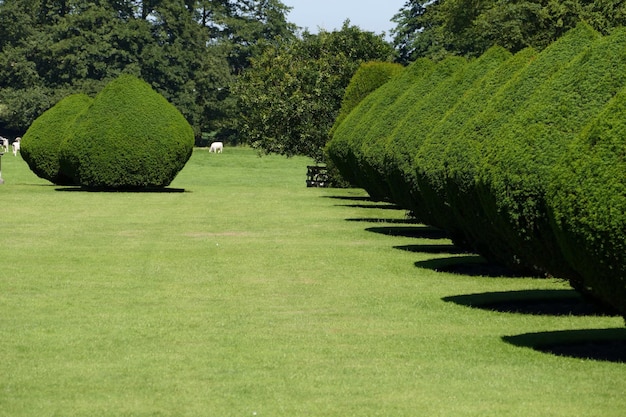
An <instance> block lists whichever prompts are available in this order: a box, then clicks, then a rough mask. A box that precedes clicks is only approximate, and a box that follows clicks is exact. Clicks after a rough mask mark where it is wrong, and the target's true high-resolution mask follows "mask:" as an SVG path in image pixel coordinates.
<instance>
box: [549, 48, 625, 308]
mask: <svg viewBox="0 0 626 417" xmlns="http://www.w3.org/2000/svg"><path fill="white" fill-rule="evenodd" d="M622 48H623V46H622ZM624 115H626V89H624V88H622V90H621V91H620V92H619V94H617V95H616V96H615V97H614V98H613V99H612V100H611V101H610V102H609V103H608V104H607V105H606V106H605V107H604V109H603V111H602V113H601V114H599V115H598V116H597V118H596V119H595V120H594V121H593V122H592V123H591V124H590V125H589V126H587V127H586V128H585V129H584V130H583V131H582V132H581V134H580V135H579V136H578V137H577V138H576V139H575V140H574V141H573V143H572V144H571V145H570V146H569V147H568V150H567V152H565V153H564V154H563V155H562V156H561V158H560V160H559V162H558V163H557V164H556V165H555V166H554V169H553V170H552V175H551V180H550V182H549V183H548V192H547V197H546V199H547V202H548V206H549V209H550V210H549V212H550V219H551V223H552V225H553V228H554V230H555V233H556V235H557V238H558V241H559V244H560V248H561V249H562V250H563V253H564V255H565V257H566V259H567V261H568V262H569V263H570V264H571V265H572V266H573V268H574V269H575V270H576V271H577V272H578V273H579V274H580V276H581V284H580V285H581V286H582V287H583V288H584V289H585V291H587V292H590V293H591V294H593V295H594V297H595V298H599V299H602V300H603V301H604V302H605V303H607V304H608V305H610V306H611V307H613V308H614V309H615V310H617V311H619V312H620V314H622V315H623V316H625V317H626V281H625V280H626V176H625V175H624V173H625V172H626V152H625V150H626V124H625V122H624V121H625V120H626V119H625V116H624Z"/></svg>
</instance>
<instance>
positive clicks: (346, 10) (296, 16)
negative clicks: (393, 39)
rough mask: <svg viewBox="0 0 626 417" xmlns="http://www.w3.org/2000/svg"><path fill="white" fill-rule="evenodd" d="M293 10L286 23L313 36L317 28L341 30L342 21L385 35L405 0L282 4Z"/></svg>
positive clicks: (307, 0)
mask: <svg viewBox="0 0 626 417" xmlns="http://www.w3.org/2000/svg"><path fill="white" fill-rule="evenodd" d="M282 3H283V4H284V5H286V6H290V7H293V9H292V10H291V12H290V13H289V14H288V15H287V20H288V21H290V22H292V23H295V24H296V25H298V26H300V27H303V28H308V29H309V31H310V32H312V33H317V29H318V27H321V28H323V29H326V30H327V31H332V30H334V29H341V25H342V24H343V22H344V21H345V20H346V19H350V24H352V25H356V26H358V27H359V28H361V30H366V31H371V32H375V33H381V32H383V31H384V32H386V33H387V35H389V32H390V31H391V29H392V28H394V27H395V24H394V23H392V22H391V18H392V17H393V16H394V15H395V14H396V13H398V11H399V10H400V9H401V8H402V7H403V6H404V4H405V3H406V0H282Z"/></svg>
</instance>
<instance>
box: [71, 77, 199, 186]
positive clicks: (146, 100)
mask: <svg viewBox="0 0 626 417" xmlns="http://www.w3.org/2000/svg"><path fill="white" fill-rule="evenodd" d="M193 144H194V135H193V130H192V128H191V126H190V125H189V123H188V122H187V121H186V120H185V118H184V117H183V116H182V114H181V113H180V112H179V111H178V110H177V109H176V108H175V107H174V106H173V105H172V104H170V103H168V102H167V100H165V98H164V97H163V96H161V95H160V94H158V93H157V92H155V91H154V90H152V88H151V87H150V86H149V85H148V84H147V83H146V82H144V81H142V80H140V79H138V78H136V77H134V76H131V75H122V76H120V77H119V78H117V79H116V80H114V81H112V82H110V83H109V84H108V85H107V86H106V87H105V88H104V89H103V90H102V91H101V92H100V93H99V94H98V95H97V96H96V97H95V99H94V101H93V103H92V104H91V105H90V106H89V108H88V109H87V110H86V111H85V112H83V113H82V114H81V115H80V116H79V117H78V118H77V119H76V123H75V124H74V126H73V129H72V134H71V135H70V136H69V137H68V139H67V140H66V141H64V143H63V145H62V147H61V166H62V169H63V170H65V172H67V173H71V174H72V175H73V178H74V181H75V182H76V183H77V184H79V185H81V186H83V187H87V188H96V189H98V188H105V189H109V188H112V189H135V188H152V187H164V186H167V185H169V184H170V183H171V182H172V180H173V179H174V177H175V176H176V175H177V174H178V172H179V171H180V170H181V169H182V168H183V167H184V165H185V163H186V162H187V160H188V159H189V157H190V156H191V153H192V151H193Z"/></svg>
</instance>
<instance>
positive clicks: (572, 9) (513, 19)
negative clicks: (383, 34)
mask: <svg viewBox="0 0 626 417" xmlns="http://www.w3.org/2000/svg"><path fill="white" fill-rule="evenodd" d="M392 20H393V21H394V22H395V23H396V24H397V26H396V28H395V29H394V30H393V31H392V34H393V36H394V45H395V47H396V48H397V49H398V50H399V53H400V58H401V60H402V61H403V62H409V61H414V60H415V59H416V58H418V57H431V58H437V59H439V58H441V57H442V56H445V55H447V54H453V55H463V56H479V55H481V54H482V53H484V52H485V51H486V50H487V49H489V48H490V47H491V46H494V45H498V46H502V47H504V48H506V49H508V50H509V51H511V52H514V53H515V52H518V51H520V50H522V49H524V48H526V47H529V46H530V47H533V48H535V49H537V50H542V49H543V48H545V47H546V46H548V45H549V44H550V43H552V42H554V41H555V40H557V39H558V38H560V37H561V36H562V35H563V34H564V33H565V32H567V31H568V30H569V29H571V28H573V27H575V26H576V24H577V23H578V22H580V21H585V22H587V23H588V24H590V25H591V26H592V27H593V28H594V29H596V30H597V31H599V32H601V33H603V34H609V33H611V32H612V30H613V29H614V28H616V27H619V26H623V25H624V24H625V23H626V3H625V2H624V1H623V0H595V1H590V0H566V1H561V0H515V1H509V0H427V1H423V0H407V2H406V3H405V5H404V6H403V8H402V9H401V10H400V11H399V12H398V14H396V15H395V16H394V17H393V19H392Z"/></svg>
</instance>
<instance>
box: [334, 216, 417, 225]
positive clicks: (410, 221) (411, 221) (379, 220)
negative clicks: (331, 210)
mask: <svg viewBox="0 0 626 417" xmlns="http://www.w3.org/2000/svg"><path fill="white" fill-rule="evenodd" d="M346 221H347V222H362V223H388V224H421V223H420V222H419V221H418V220H415V219H385V218H369V217H363V218H352V219H346Z"/></svg>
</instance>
